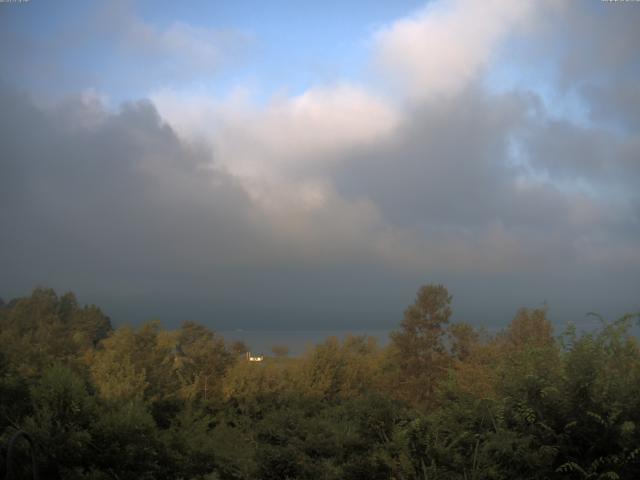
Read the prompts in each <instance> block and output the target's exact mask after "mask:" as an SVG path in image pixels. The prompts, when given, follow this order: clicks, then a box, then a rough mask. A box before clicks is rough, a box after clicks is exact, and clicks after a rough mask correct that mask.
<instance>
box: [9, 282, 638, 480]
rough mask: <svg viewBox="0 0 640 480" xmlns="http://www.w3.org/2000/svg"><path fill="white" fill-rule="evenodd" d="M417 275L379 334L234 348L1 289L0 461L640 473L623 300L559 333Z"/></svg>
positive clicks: (320, 474)
mask: <svg viewBox="0 0 640 480" xmlns="http://www.w3.org/2000/svg"><path fill="white" fill-rule="evenodd" d="M451 315H452V311H451V295H450V294H449V292H448V291H447V289H446V288H445V287H444V286H442V285H435V284H432V285H426V286H423V287H421V288H420V289H419V291H418V293H417V295H416V299H415V302H414V303H413V304H412V305H410V306H409V307H408V308H407V309H406V311H405V312H404V318H403V320H402V322H401V323H400V325H399V326H398V328H397V330H396V331H394V332H393V333H392V334H391V338H390V340H391V341H390V343H389V345H387V346H385V347H381V346H379V345H378V344H377V343H376V341H375V339H374V338H371V337H366V336H351V337H347V338H345V339H344V340H342V341H340V340H338V339H337V338H328V339H326V341H324V342H323V343H320V344H317V345H315V346H314V347H313V348H310V349H308V350H307V352H306V353H305V354H304V355H302V356H299V357H293V358H291V357H288V356H287V355H286V348H284V346H279V348H278V349H277V351H278V354H277V355H276V356H274V357H267V358H266V359H265V360H264V361H263V362H259V363H258V362H249V361H247V359H246V357H245V356H244V350H245V349H246V347H245V346H244V345H243V344H241V343H237V342H236V343H235V344H233V343H229V342H226V341H225V340H224V339H223V338H222V337H221V336H220V335H218V334H216V333H215V332H213V331H211V330H210V329H208V328H207V327H205V326H203V325H200V324H197V323H194V322H184V323H183V324H182V325H181V327H180V328H178V329H176V330H167V329H164V328H163V327H162V326H161V324H160V323H159V322H158V321H150V322H147V323H144V324H143V325H141V326H139V327H135V328H134V327H131V326H121V327H119V328H115V329H114V328H113V326H112V324H111V322H110V320H109V318H108V317H107V316H106V315H105V314H104V313H103V312H102V311H101V310H100V309H99V308H98V307H96V306H93V305H91V306H82V305H80V304H79V303H78V301H77V299H76V297H75V296H74V294H72V293H66V294H64V295H61V296H58V295H57V294H56V293H55V292H54V291H53V290H51V289H42V288H39V289H36V290H34V291H33V292H32V294H31V295H30V296H28V297H24V298H17V299H13V300H11V301H9V302H8V303H6V304H4V303H2V302H0V432H1V434H0V455H1V458H2V463H0V465H2V468H1V470H0V475H2V476H4V475H5V474H6V473H7V469H11V470H12V472H13V473H14V474H15V478H31V477H30V475H31V473H30V472H31V468H32V467H31V460H30V455H31V452H30V449H29V444H28V443H27V442H26V441H16V442H15V445H14V446H13V447H14V448H13V449H12V455H11V459H10V461H11V465H7V464H6V462H5V459H6V458H7V450H8V447H9V443H10V439H11V438H12V437H13V436H14V435H15V434H16V432H24V433H25V434H26V435H27V436H28V437H29V438H30V439H31V440H32V441H33V445H34V447H33V448H34V453H35V457H36V460H37V467H38V469H39V473H40V478H53V479H55V478H60V479H96V480H97V479H209V480H213V479H225V480H226V479H230V480H231V479H234V480H235V479H261V480H272V479H273V480H285V479H326V480H330V479H354V480H358V479H362V480H365V479H366V480H376V479H385V480H386V479H396V480H410V479H415V480H418V479H419V480H427V479H444V480H448V479H451V480H454V479H455V480H471V479H473V480H480V479H505V480H506V479H636V478H640V344H639V342H638V339H637V338H636V337H635V336H634V335H633V326H634V322H636V321H637V318H638V317H637V315H627V316H625V317H623V318H621V319H618V320H616V321H613V322H610V323H607V322H605V321H602V323H601V326H600V327H599V328H597V329H595V330H593V331H589V332H579V331H578V330H577V329H576V328H575V327H568V328H566V329H565V330H564V331H563V332H560V333H559V334H557V333H555V332H554V329H553V325H552V324H551V322H550V321H549V320H548V318H547V312H546V310H545V309H533V310H527V309H522V310H520V311H518V312H517V313H516V315H515V317H514V319H513V321H512V322H511V323H510V324H509V325H508V326H507V327H506V328H505V329H504V330H503V331H501V332H498V333H496V334H491V335H490V334H488V333H487V332H484V331H482V330H479V329H477V328H474V327H473V326H471V325H469V324H466V323H453V322H451V320H450V319H451Z"/></svg>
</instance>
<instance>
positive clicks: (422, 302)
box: [391, 284, 452, 405]
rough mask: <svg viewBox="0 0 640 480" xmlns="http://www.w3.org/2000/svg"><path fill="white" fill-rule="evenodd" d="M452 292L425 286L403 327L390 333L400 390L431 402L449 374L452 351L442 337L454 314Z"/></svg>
mask: <svg viewBox="0 0 640 480" xmlns="http://www.w3.org/2000/svg"><path fill="white" fill-rule="evenodd" d="M451 298H452V297H451V295H450V294H449V292H448V290H447V289H446V288H445V287H444V286H442V285H435V284H431V285H425V286H423V287H421V288H420V290H418V294H417V296H416V300H415V302H414V303H413V305H411V306H410V307H409V308H407V309H406V310H405V312H404V319H403V321H402V323H401V324H400V330H399V331H395V332H393V333H392V334H391V341H392V346H393V347H394V348H395V361H396V363H397V366H398V369H399V372H398V373H399V375H398V376H399V379H398V380H399V385H398V389H399V393H400V394H401V395H402V396H404V397H405V398H406V399H407V400H410V401H412V402H416V403H418V404H423V405H429V404H430V403H431V402H432V401H433V400H434V391H435V388H436V385H437V383H438V381H439V380H440V379H441V378H443V377H444V376H445V374H446V368H447V365H448V364H449V354H448V353H447V351H446V348H445V344H444V341H443V337H444V335H445V333H446V326H447V324H448V323H449V318H450V317H451Z"/></svg>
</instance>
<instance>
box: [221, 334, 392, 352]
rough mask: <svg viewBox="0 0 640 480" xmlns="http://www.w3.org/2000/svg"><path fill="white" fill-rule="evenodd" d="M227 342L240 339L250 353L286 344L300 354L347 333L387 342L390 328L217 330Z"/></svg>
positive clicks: (269, 349) (266, 350)
mask: <svg viewBox="0 0 640 480" xmlns="http://www.w3.org/2000/svg"><path fill="white" fill-rule="evenodd" d="M218 333H219V334H220V335H222V336H223V337H224V339H225V340H226V341H228V342H233V341H237V340H241V341H243V342H245V343H246V344H247V345H248V346H249V348H250V351H251V352H252V353H255V354H265V355H270V354H271V348H272V347H273V346H274V345H286V346H287V347H289V349H290V354H289V355H291V356H296V355H301V354H302V353H304V351H305V349H306V348H308V347H310V346H313V345H316V344H318V343H322V342H324V341H325V340H326V339H327V338H328V337H338V338H339V339H341V340H342V339H344V338H345V337H347V336H348V335H367V336H370V337H374V338H375V339H376V340H377V341H378V345H380V346H385V345H387V344H388V343H389V333H391V330H281V331H278V330H271V331H257V330H226V331H220V332H218Z"/></svg>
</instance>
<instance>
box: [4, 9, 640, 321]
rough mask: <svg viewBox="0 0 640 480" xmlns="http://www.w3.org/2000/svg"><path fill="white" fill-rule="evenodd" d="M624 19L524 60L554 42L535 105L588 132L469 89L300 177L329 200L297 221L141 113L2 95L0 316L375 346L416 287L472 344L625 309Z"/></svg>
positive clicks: (594, 14) (631, 259) (629, 266)
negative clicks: (539, 322) (71, 315)
mask: <svg viewBox="0 0 640 480" xmlns="http://www.w3.org/2000/svg"><path fill="white" fill-rule="evenodd" d="M636 10H637V12H636ZM636 10H634V11H633V12H632V13H631V14H630V12H629V10H627V13H621V10H615V11H614V10H613V9H603V8H602V7H599V8H595V7H594V8H592V9H584V10H580V11H579V12H577V13H576V14H575V15H572V14H570V13H567V12H566V11H565V13H564V14H562V15H560V14H558V15H559V18H560V19H558V18H556V19H555V20H554V21H555V22H557V23H558V25H562V29H560V28H559V27H557V26H554V24H553V21H550V24H549V26H547V30H546V34H549V33H550V34H551V35H547V36H546V37H544V38H541V39H540V41H539V42H538V43H537V44H536V45H538V47H536V48H533V47H532V48H529V49H525V50H526V54H527V56H528V57H527V59H526V61H527V62H530V63H533V64H535V62H536V61H540V62H541V63H542V62H543V60H542V59H541V58H540V56H541V55H542V54H543V51H544V48H542V47H539V45H541V44H544V43H545V42H555V43H554V44H555V45H556V46H558V49H557V50H556V51H554V62H556V65H557V69H556V70H555V71H554V72H555V73H554V75H553V76H552V77H551V79H550V81H551V83H550V85H551V86H552V88H553V89H555V91H554V92H555V93H554V94H556V95H559V96H561V97H563V98H567V97H569V96H572V98H575V99H577V101H578V103H579V104H580V106H581V108H582V109H583V111H584V114H583V115H578V116H572V115H564V116H559V115H557V114H556V113H554V109H553V108H552V107H553V106H552V105H549V103H548V102H549V98H545V96H543V95H541V94H540V93H536V92H534V91H532V90H530V89H528V88H521V89H513V90H511V89H510V90H508V91H504V92H501V93H496V92H490V91H488V90H487V89H486V88H485V87H483V86H482V78H481V74H480V76H479V77H478V78H477V81H474V82H472V84H470V85H468V86H467V87H465V88H464V89H463V90H462V91H459V92H457V93H455V94H454V95H450V96H446V97H441V98H432V99H428V100H424V101H420V102H415V103H414V104H412V105H411V106H410V107H408V108H406V110H405V111H403V113H402V116H401V119H400V121H399V122H398V124H397V125H396V126H395V127H394V128H393V132H392V133H391V134H390V135H386V136H384V137H383V138H381V139H380V140H379V141H376V142H373V143H369V144H366V142H365V143H364V144H362V145H357V146H356V147H350V148H348V149H343V150H339V151H337V152H332V153H330V155H331V156H333V157H335V158H332V159H331V161H328V162H327V163H326V164H322V165H321V166H318V165H317V164H315V163H314V164H313V167H308V168H309V170H310V172H305V168H303V167H296V170H295V171H296V175H297V176H300V177H302V178H303V179H304V178H305V175H309V176H310V177H313V178H320V179H321V180H322V181H323V182H325V183H326V184H329V185H331V189H330V190H331V192H332V199H331V200H329V201H327V202H326V203H325V204H323V206H322V207H319V208H316V209H313V210H309V211H308V212H307V211H305V212H306V213H303V214H301V213H300V211H299V210H296V209H295V208H293V207H292V208H291V209H288V208H285V209H284V210H282V209H279V210H273V209H272V208H270V207H268V206H265V205H263V204H261V201H260V199H257V198H256V197H255V196H254V195H252V194H251V192H250V189H247V186H246V184H244V183H243V181H242V179H240V178H237V177H236V176H234V175H233V174H232V172H230V171H229V169H228V168H226V167H225V165H227V164H226V163H225V162H221V161H219V158H218V157H217V156H218V155H219V152H218V151H216V148H215V144H214V145H213V146H211V145H210V144H207V143H206V142H192V141H188V140H186V139H184V138H182V137H180V136H179V135H178V134H177V133H176V130H174V129H172V127H170V126H169V124H168V123H167V122H166V121H165V120H164V119H163V118H162V117H161V116H160V115H159V113H158V111H157V110H156V107H155V106H154V104H153V103H151V101H148V100H140V101H137V102H131V103H126V104H123V105H122V106H121V107H119V108H118V109H117V110H116V111H112V110H110V109H109V108H107V107H105V106H104V105H103V104H102V103H101V102H100V101H98V100H96V99H95V98H93V97H91V96H87V95H71V96H69V97H68V98H66V99H65V100H64V101H57V102H54V103H53V104H51V103H50V104H48V105H43V104H42V103H39V102H37V101H35V100H34V99H33V98H32V97H31V95H30V94H29V93H26V92H25V91H24V90H23V89H20V88H17V87H16V86H15V85H12V84H8V83H3V84H0V226H1V228H0V296H2V297H4V298H5V299H6V298H7V297H11V296H14V295H21V294H25V293H27V292H28V291H29V290H30V289H31V288H32V287H34V286H36V285H45V286H52V287H55V288H57V289H59V290H67V289H70V290H73V291H75V292H77V293H78V295H79V296H80V299H81V300H82V301H86V302H93V303H98V304H99V305H101V306H103V307H104V308H105V309H106V311H107V312H108V313H109V314H111V315H112V317H114V320H115V321H116V322H120V321H134V322H136V321H140V320H143V319H147V318H150V317H159V318H161V319H163V320H166V321H167V322H169V323H172V322H176V321H179V320H182V319H195V320H199V321H202V322H204V323H207V324H208V325H211V326H213V327H215V328H222V329H226V328H245V329H248V328H254V329H269V328H300V329H307V328H308V329H322V328H334V327H336V326H344V327H346V328H367V327H369V328H376V327H383V328H384V327H389V328H391V327H393V326H395V325H396V324H397V322H398V321H399V320H400V318H401V315H402V310H403V308H404V307H405V306H406V305H407V304H408V303H409V302H411V301H412V298H413V294H414V292H415V290H416V289H417V287H418V286H419V285H420V284H422V283H426V282H432V281H436V282H442V283H444V284H445V285H447V286H448V287H449V289H450V290H451V291H452V293H453V295H454V307H455V311H456V318H458V319H463V320H466V321H470V322H472V323H475V324H484V325H487V326H497V325H501V324H504V323H505V322H506V321H507V320H508V319H509V318H510V316H511V315H512V314H513V313H514V312H515V310H516V309H517V308H518V307H520V306H534V307H535V306H539V305H541V304H542V303H543V302H546V303H547V305H549V307H550V309H551V311H550V313H551V315H552V316H553V318H554V319H555V320H557V321H558V322H560V323H562V322H564V321H567V320H577V321H580V320H581V319H583V318H584V314H585V313H586V312H588V311H593V310H595V311H599V312H601V313H603V314H604V315H607V316H610V317H614V316H617V315H621V314H623V313H626V312H630V311H634V310H636V311H637V310H640V295H639V293H640V195H639V194H638V193H637V191H638V188H637V186H638V185H639V184H640V130H639V128H638V127H640V119H639V117H638V112H640V94H639V93H638V92H639V90H638V86H637V85H638V82H637V80H640V76H639V75H638V72H639V71H640V58H639V56H638V55H637V50H635V51H634V49H630V48H627V47H626V45H627V44H629V45H631V44H634V45H636V46H637V41H635V40H637V39H638V33H637V29H634V28H631V25H632V24H634V22H635V24H637V21H638V19H639V18H640V8H638V9H636ZM594 22H596V23H597V24H598V25H600V27H601V28H600V29H595V30H594V29H592V28H590V27H589V26H590V25H591V26H593V25H594ZM561 32H562V33H561ZM613 34H615V35H616V37H615V38H616V39H617V40H616V41H615V42H611V41H607V39H609V40H610V35H613ZM633 42H635V43H633ZM589 45H591V46H592V47H589ZM589 48H593V49H592V50H591V51H588V50H589ZM594 52H595V53H594ZM521 53H522V52H521ZM9 56H10V53H7V51H6V50H3V57H5V58H8V57H9ZM516 63H517V62H516ZM603 72H604V74H603ZM547 80H549V79H547ZM300 169H301V170H302V173H301V172H300V171H299V170H300ZM363 216H367V218H366V220H363V219H362V218H363ZM301 217H302V218H301Z"/></svg>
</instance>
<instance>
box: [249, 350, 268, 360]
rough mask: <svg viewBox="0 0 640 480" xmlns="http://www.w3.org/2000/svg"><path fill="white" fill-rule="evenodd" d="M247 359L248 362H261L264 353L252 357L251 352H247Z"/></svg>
mask: <svg viewBox="0 0 640 480" xmlns="http://www.w3.org/2000/svg"><path fill="white" fill-rule="evenodd" d="M247 360H249V361H250V362H262V361H263V360H264V355H256V356H255V357H254V356H253V355H251V352H247Z"/></svg>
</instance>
